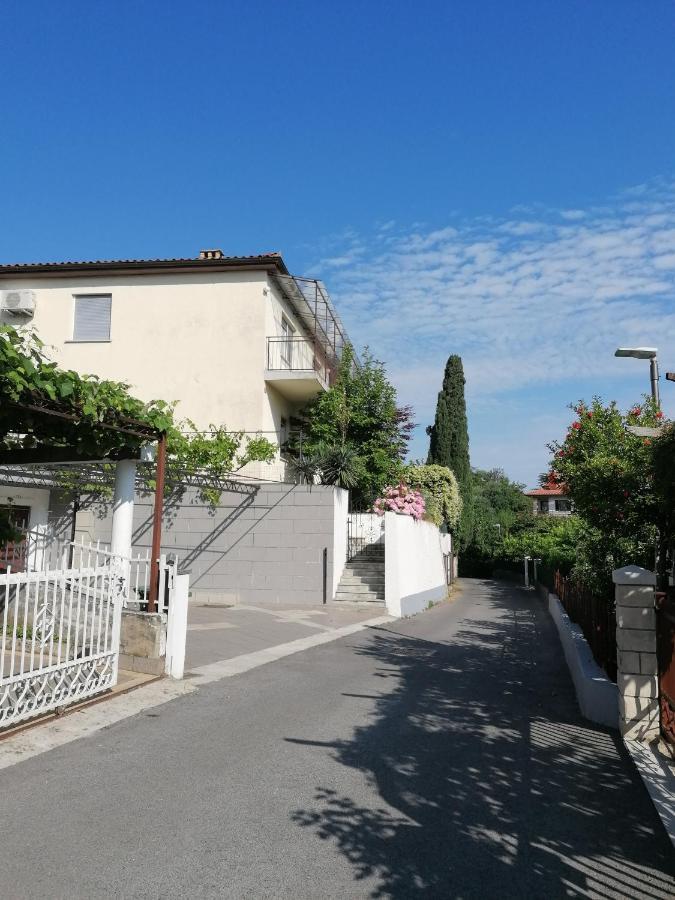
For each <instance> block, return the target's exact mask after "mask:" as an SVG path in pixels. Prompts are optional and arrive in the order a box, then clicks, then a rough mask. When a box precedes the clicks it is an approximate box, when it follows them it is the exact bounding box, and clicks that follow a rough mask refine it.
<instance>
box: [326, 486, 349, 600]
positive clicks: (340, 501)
mask: <svg viewBox="0 0 675 900" xmlns="http://www.w3.org/2000/svg"><path fill="white" fill-rule="evenodd" d="M334 491H335V495H334V506H333V593H332V594H331V595H330V596H331V598H333V597H335V592H336V591H337V589H338V584H339V583H340V578H342V572H343V570H344V567H345V564H346V562H347V516H348V515H349V491H345V490H343V489H342V488H334Z"/></svg>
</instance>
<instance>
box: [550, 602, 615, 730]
mask: <svg viewBox="0 0 675 900" xmlns="http://www.w3.org/2000/svg"><path fill="white" fill-rule="evenodd" d="M546 593H547V594H548V611H549V612H550V614H551V616H552V618H553V621H554V622H555V624H556V628H557V629H558V634H559V635H560V643H561V644H562V648H563V652H564V654H565V659H566V661H567V666H568V668H569V670H570V675H571V676H572V681H573V682H574V690H575V692H576V695H577V701H578V703H579V709H580V710H581V714H582V715H583V716H584V717H585V718H587V719H590V720H591V721H592V722H597V723H598V724H600V725H607V726H609V727H610V728H618V727H619V692H618V689H617V686H616V685H615V684H614V682H613V681H610V680H609V678H608V677H607V675H606V674H605V672H604V671H603V670H602V669H601V668H600V666H599V665H598V664H597V663H596V661H595V659H594V658H593V653H592V651H591V648H590V647H589V646H588V642H587V641H586V638H585V637H584V635H583V632H582V631H581V628H579V626H578V625H576V624H575V623H574V622H572V620H571V619H570V617H569V616H568V615H567V613H566V612H565V610H564V608H563V605H562V603H561V602H560V600H559V599H558V597H556V595H555V594H551V593H549V592H548V591H546Z"/></svg>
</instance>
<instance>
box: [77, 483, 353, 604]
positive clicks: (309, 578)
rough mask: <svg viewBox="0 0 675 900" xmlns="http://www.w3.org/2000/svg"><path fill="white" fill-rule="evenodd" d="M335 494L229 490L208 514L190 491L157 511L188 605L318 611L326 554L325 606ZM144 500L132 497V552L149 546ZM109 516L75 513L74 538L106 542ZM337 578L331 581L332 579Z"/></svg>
mask: <svg viewBox="0 0 675 900" xmlns="http://www.w3.org/2000/svg"><path fill="white" fill-rule="evenodd" d="M343 494H344V492H343V491H341V490H340V489H336V488H332V487H323V486H319V485H292V484H236V483H234V482H233V483H232V486H231V488H230V489H229V490H227V491H225V492H224V493H223V495H222V497H221V500H220V503H219V504H218V506H217V507H215V508H214V509H211V508H210V507H209V506H207V505H205V504H203V503H201V502H200V501H199V500H198V498H197V496H196V492H195V491H194V490H189V491H187V492H186V493H185V495H184V497H183V499H182V500H180V501H179V502H171V501H169V502H167V503H166V504H165V509H164V524H163V534H162V552H163V553H174V554H176V556H177V557H178V561H179V570H180V571H183V572H189V573H190V592H191V600H192V601H193V602H201V603H233V604H242V603H243V604H251V605H257V606H265V607H274V606H279V607H293V608H301V607H319V606H321V605H322V603H323V551H324V548H326V549H327V557H328V568H327V573H326V575H327V578H326V586H327V599H329V600H330V599H331V598H332V596H333V595H332V593H331V590H332V586H333V585H334V583H335V572H334V560H336V562H337V567H338V568H339V569H340V574H341V572H342V567H343V565H344V562H343V561H342V559H341V558H340V559H337V558H336V555H335V554H336V553H340V555H341V554H342V551H341V550H340V545H339V541H338V548H337V550H336V545H335V523H336V521H337V520H338V514H337V513H336V504H340V505H342V506H344V505H345V500H344V497H343V496H342V495H343ZM152 507H153V498H152V497H151V496H137V497H136V501H135V507H134V536H133V545H134V549H135V550H140V549H145V548H147V547H149V546H150V544H151V541H152ZM111 522H112V518H111V515H110V510H109V509H102V508H99V507H92V508H90V509H88V510H84V511H81V512H80V513H78V530H79V531H81V532H86V533H87V534H88V535H89V536H90V537H91V539H92V540H99V539H100V540H102V541H106V542H107V541H109V540H110V531H111ZM338 577H339V576H338Z"/></svg>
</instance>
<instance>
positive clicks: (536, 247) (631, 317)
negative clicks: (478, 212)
mask: <svg viewBox="0 0 675 900" xmlns="http://www.w3.org/2000/svg"><path fill="white" fill-rule="evenodd" d="M386 225H387V227H386V228H383V227H382V226H381V225H380V226H379V227H376V228H375V229H374V230H373V232H372V234H356V233H354V232H349V233H348V235H345V239H344V240H343V241H342V242H341V243H340V242H338V243H337V244H336V245H335V246H334V247H333V248H332V250H331V252H330V253H326V254H325V255H324V258H323V259H322V260H321V262H320V263H319V264H318V265H317V267H316V268H317V269H319V270H320V271H321V273H322V277H323V278H324V279H325V280H326V281H327V283H328V285H329V287H330V289H331V292H332V293H333V295H334V296H335V298H336V300H337V302H338V304H339V308H340V312H341V314H342V316H343V318H344V319H345V321H346V323H347V325H348V327H349V329H350V332H351V333H352V335H353V337H354V338H355V340H357V341H358V342H360V343H368V344H370V345H371V347H372V348H373V349H374V350H375V351H376V353H377V355H379V356H380V357H382V358H383V359H384V360H385V361H386V362H387V364H388V366H389V368H390V371H391V372H392V373H393V375H394V378H395V380H396V382H397V385H398V387H399V390H400V392H401V394H402V396H403V398H404V399H405V400H406V402H411V403H412V404H413V405H414V406H415V407H416V409H417V411H418V417H419V419H420V421H423V422H425V423H426V421H428V420H429V418H430V417H431V416H432V415H433V407H434V403H435V396H436V392H437V390H438V387H439V384H440V379H441V375H442V369H443V365H444V362H445V359H446V358H447V356H448V354H449V353H460V354H461V355H462V357H463V359H464V365H465V371H466V376H467V396H468V400H469V403H470V404H471V406H470V412H472V420H473V422H472V424H473V425H474V427H475V426H476V422H475V419H476V416H477V415H479V414H480V409H481V408H482V406H483V404H485V403H490V401H491V400H494V399H495V398H497V399H498V398H501V401H500V402H503V399H504V397H506V396H508V395H514V396H518V395H519V393H523V392H528V394H529V395H531V397H530V401H529V406H522V405H521V407H520V413H519V415H520V416H521V417H523V422H522V425H523V426H525V424H527V431H528V440H535V441H537V440H539V436H538V434H539V433H538V432H537V433H536V435H534V436H533V434H532V427H533V425H532V423H533V422H534V421H535V420H536V419H537V416H538V415H540V414H541V413H542V412H543V410H544V408H545V405H546V397H547V391H550V388H551V386H554V385H555V386H558V387H560V386H563V385H565V384H570V389H572V383H574V391H573V392H572V395H571V396H570V399H575V398H576V397H577V396H578V395H579V390H578V388H577V385H578V384H579V383H580V382H584V383H586V384H587V386H588V389H587V391H586V393H593V389H594V381H596V382H597V380H598V379H602V378H608V377H618V378H625V377H630V375H633V376H635V372H634V371H633V372H630V373H628V372H627V370H626V369H625V363H624V368H623V369H621V368H620V367H617V361H616V360H614V358H613V350H614V348H615V347H616V346H617V345H618V344H624V345H626V344H630V343H646V344H657V345H660V346H661V347H662V348H663V349H664V350H665V349H667V347H668V345H672V344H673V338H674V337H675V302H673V300H674V298H675V184H672V183H663V182H661V183H655V184H651V185H640V186H638V187H636V188H632V189H630V190H629V191H626V192H625V193H624V194H623V195H622V196H620V197H618V198H615V199H614V200H613V201H611V202H608V203H606V204H604V205H603V206H602V207H591V208H588V209H577V208H575V209H562V210H544V209H537V208H536V207H524V206H523V207H520V208H518V209H516V210H513V211H512V213H511V216H510V217H509V218H508V219H501V220H498V219H496V218H492V217H482V218H481V219H476V220H470V221H463V222H461V221H458V222H452V223H448V224H447V225H444V226H443V227H435V228H426V227H423V226H419V225H417V226H412V227H411V228H410V229H405V228H404V227H402V226H401V224H400V223H394V222H391V223H386ZM674 354H675V351H674ZM636 390H639V388H638V387H637V382H636ZM538 405H539V408H538ZM548 411H550V410H547V412H548ZM545 424H546V423H545V422H544V421H543V420H542V429H541V434H540V438H541V443H540V446H541V448H542V449H541V461H542V466H541V467H543V464H544V462H545V457H546V454H545V451H544V450H543V445H544V444H545V442H546V441H547V440H550V439H551V438H552V437H555V436H556V435H553V434H550V433H548V434H544V433H543V427H544V425H545ZM548 424H549V426H550V423H548ZM476 430H477V431H480V429H479V428H476ZM535 432H536V429H535ZM417 450H418V452H422V441H421V440H420V441H419V443H418V447H417ZM480 455H481V458H482V459H483V458H484V456H485V453H484V452H483V449H481V450H480ZM499 461H500V459H499V456H498V454H497V453H495V459H494V463H495V464H497V463H499ZM518 474H519V475H520V477H526V478H527V480H528V481H532V480H533V478H534V476H535V475H536V472H533V473H528V474H527V475H526V474H525V473H524V472H523V471H522V468H521V470H520V471H519V472H518Z"/></svg>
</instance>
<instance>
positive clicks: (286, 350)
mask: <svg viewBox="0 0 675 900" xmlns="http://www.w3.org/2000/svg"><path fill="white" fill-rule="evenodd" d="M267 369H268V371H271V372H284V371H285V372H316V373H317V374H318V375H319V376H320V377H321V378H322V379H323V380H324V381H327V380H329V378H330V377H331V374H332V372H331V368H330V367H329V366H328V364H327V362H326V360H325V359H323V358H322V353H321V351H320V349H317V347H316V346H315V345H314V344H313V342H312V341H309V340H307V339H306V338H301V337H279V336H278V335H277V336H275V337H268V338H267Z"/></svg>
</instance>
